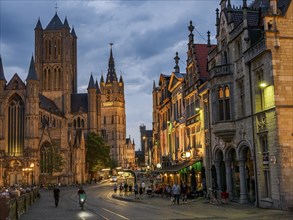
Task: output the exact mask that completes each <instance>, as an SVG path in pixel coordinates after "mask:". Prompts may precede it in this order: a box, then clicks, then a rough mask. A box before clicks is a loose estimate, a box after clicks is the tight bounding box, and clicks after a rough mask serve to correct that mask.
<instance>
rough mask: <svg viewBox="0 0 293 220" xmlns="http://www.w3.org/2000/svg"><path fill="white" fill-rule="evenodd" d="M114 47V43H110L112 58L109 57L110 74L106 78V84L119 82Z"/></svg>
mask: <svg viewBox="0 0 293 220" xmlns="http://www.w3.org/2000/svg"><path fill="white" fill-rule="evenodd" d="M112 46H113V43H110V47H111V49H110V57H109V64H108V74H107V78H106V83H107V82H113V81H117V75H116V71H115V62H114V58H113V52H112Z"/></svg>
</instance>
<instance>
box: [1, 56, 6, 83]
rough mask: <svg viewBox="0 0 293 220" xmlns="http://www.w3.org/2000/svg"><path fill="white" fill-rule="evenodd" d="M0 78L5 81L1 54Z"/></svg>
mask: <svg viewBox="0 0 293 220" xmlns="http://www.w3.org/2000/svg"><path fill="white" fill-rule="evenodd" d="M0 80H3V81H4V82H5V83H6V79H5V76H4V70H3V65H2V58H1V56H0Z"/></svg>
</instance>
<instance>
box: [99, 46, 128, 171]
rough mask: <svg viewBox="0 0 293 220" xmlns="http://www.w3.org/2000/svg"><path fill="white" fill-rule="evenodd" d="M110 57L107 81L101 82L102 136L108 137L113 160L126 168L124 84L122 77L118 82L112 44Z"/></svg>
mask: <svg viewBox="0 0 293 220" xmlns="http://www.w3.org/2000/svg"><path fill="white" fill-rule="evenodd" d="M110 46H111V48H110V57H109V63H108V73H107V77H106V81H104V78H103V76H102V77H101V81H100V90H101V102H102V107H101V115H102V122H101V129H102V135H103V136H104V137H106V139H107V142H108V144H109V146H110V154H111V158H112V159H113V160H115V161H116V162H117V164H118V166H125V164H126V163H127V162H126V158H124V157H125V155H126V152H125V143H126V141H125V137H126V115H125V99H124V82H123V79H122V76H120V79H119V81H118V78H117V75H116V71H115V62H114V58H113V52H112V46H113V44H112V43H111V44H110Z"/></svg>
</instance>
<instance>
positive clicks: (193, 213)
mask: <svg viewBox="0 0 293 220" xmlns="http://www.w3.org/2000/svg"><path fill="white" fill-rule="evenodd" d="M84 189H85V191H86V193H87V201H86V204H85V208H84V210H81V209H80V207H79V205H78V197H77V190H78V188H76V187H75V186H69V187H61V195H60V202H59V206H58V207H57V208H55V205H54V198H53V192H52V191H50V190H43V189H42V190H41V198H40V199H39V201H37V202H36V203H35V204H33V205H32V206H31V207H30V208H29V210H28V211H27V212H26V213H25V214H23V215H22V216H21V218H20V219H21V220H39V219H40V220H50V219H56V220H59V219H60V220H61V219H62V220H63V219H68V220H69V219H70V220H75V219H76V220H80V219H81V220H100V219H111V220H112V219H113V220H116V219H117V220H122V219H138V220H140V219H142V220H143V219H146V220H147V219H148V220H150V219H154V220H156V219H158V220H159V219H243V220H244V219H251V220H252V219H278V220H285V219H293V218H292V217H293V213H292V212H286V211H280V210H266V209H259V208H254V207H251V206H248V205H240V204H237V203H229V204H223V205H214V204H210V203H209V201H207V200H205V199H196V200H189V201H188V203H187V204H183V203H181V204H180V205H174V204H172V203H171V201H170V199H167V198H161V196H160V195H155V197H149V196H148V195H144V196H143V198H140V199H134V195H133V194H129V195H124V194H121V195H120V193H119V191H118V192H117V193H116V194H114V192H113V183H109V182H105V183H99V184H93V185H87V186H84Z"/></svg>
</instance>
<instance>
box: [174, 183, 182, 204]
mask: <svg viewBox="0 0 293 220" xmlns="http://www.w3.org/2000/svg"><path fill="white" fill-rule="evenodd" d="M172 194H173V196H174V204H176V203H177V205H179V198H180V186H179V185H178V184H177V183H175V184H174V185H173V187H172Z"/></svg>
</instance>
